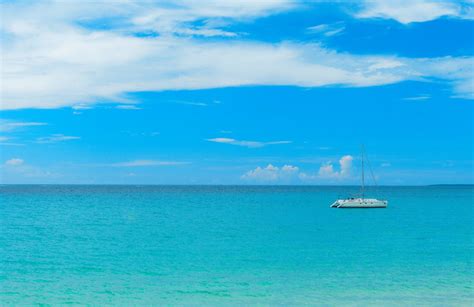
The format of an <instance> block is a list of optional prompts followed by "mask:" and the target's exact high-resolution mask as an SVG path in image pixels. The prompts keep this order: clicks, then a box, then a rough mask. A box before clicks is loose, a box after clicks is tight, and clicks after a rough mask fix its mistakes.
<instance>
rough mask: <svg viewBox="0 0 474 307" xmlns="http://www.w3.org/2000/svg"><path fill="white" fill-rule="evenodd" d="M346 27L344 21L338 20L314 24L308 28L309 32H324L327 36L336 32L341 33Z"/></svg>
mask: <svg viewBox="0 0 474 307" xmlns="http://www.w3.org/2000/svg"><path fill="white" fill-rule="evenodd" d="M345 29H346V27H345V26H344V23H343V22H336V23H332V24H320V25H317V26H312V27H309V28H307V30H308V32H309V33H314V34H322V35H324V36H326V37H330V36H334V35H336V34H341V33H342V32H343V31H344V30H345Z"/></svg>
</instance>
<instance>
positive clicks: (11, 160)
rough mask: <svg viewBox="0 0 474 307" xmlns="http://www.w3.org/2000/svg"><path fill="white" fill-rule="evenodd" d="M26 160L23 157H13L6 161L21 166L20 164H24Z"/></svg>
mask: <svg viewBox="0 0 474 307" xmlns="http://www.w3.org/2000/svg"><path fill="white" fill-rule="evenodd" d="M24 162H25V161H23V159H20V158H12V159H9V160H7V161H5V165H9V166H19V165H22V164H23V163H24Z"/></svg>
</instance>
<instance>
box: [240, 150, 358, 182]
mask: <svg viewBox="0 0 474 307" xmlns="http://www.w3.org/2000/svg"><path fill="white" fill-rule="evenodd" d="M353 159H354V158H353V157H352V156H351V155H345V156H343V157H341V158H340V159H339V170H335V169H334V165H333V164H332V163H330V162H327V163H324V164H323V165H321V167H320V168H319V171H318V172H317V173H315V174H314V173H313V174H312V173H307V172H303V171H300V168H299V167H297V166H293V165H284V166H282V167H277V166H273V165H272V164H268V165H267V166H266V167H260V166H258V167H256V168H255V169H253V170H250V171H248V172H246V173H245V174H243V175H242V176H241V179H243V180H246V181H255V182H262V183H264V182H280V183H289V182H301V183H308V182H319V183H324V182H328V180H329V181H333V180H337V181H341V180H350V179H351V171H352V161H353Z"/></svg>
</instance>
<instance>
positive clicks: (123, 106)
mask: <svg viewBox="0 0 474 307" xmlns="http://www.w3.org/2000/svg"><path fill="white" fill-rule="evenodd" d="M115 108H116V109H121V110H142V108H140V107H137V106H136V105H133V104H120V105H118V106H116V107H115Z"/></svg>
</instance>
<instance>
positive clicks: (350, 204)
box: [331, 198, 388, 209]
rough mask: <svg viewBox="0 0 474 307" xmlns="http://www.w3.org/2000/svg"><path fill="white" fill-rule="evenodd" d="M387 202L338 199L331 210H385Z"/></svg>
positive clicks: (364, 199) (365, 199)
mask: <svg viewBox="0 0 474 307" xmlns="http://www.w3.org/2000/svg"><path fill="white" fill-rule="evenodd" d="M387 205H388V201H386V200H378V199H372V198H371V199H367V198H355V199H339V200H336V201H335V202H334V203H333V204H332V205H331V208H340V209H356V208H387Z"/></svg>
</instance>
